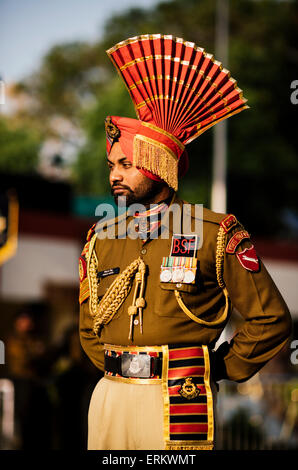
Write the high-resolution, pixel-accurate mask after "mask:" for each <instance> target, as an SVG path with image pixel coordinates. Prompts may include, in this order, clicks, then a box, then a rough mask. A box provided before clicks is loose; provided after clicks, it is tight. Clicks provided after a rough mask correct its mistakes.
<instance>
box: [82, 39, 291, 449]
mask: <svg viewBox="0 0 298 470" xmlns="http://www.w3.org/2000/svg"><path fill="white" fill-rule="evenodd" d="M108 54H109V56H110V57H111V59H112V61H113V63H114V65H115V67H116V68H117V70H118V72H119V73H120V75H121V76H122V78H123V80H124V82H125V84H126V86H127V88H128V90H129V92H130V95H131V98H132V100H133V102H134V105H135V109H136V112H137V115H138V119H128V118H122V117H117V116H109V117H108V118H107V119H106V135H107V155H108V165H109V168H110V184H111V189H112V194H113V195H114V198H115V200H116V201H117V202H118V203H121V204H122V205H123V204H124V203H125V204H126V206H125V207H126V208H128V210H127V211H124V213H123V214H122V215H120V216H118V217H117V218H113V219H110V220H105V219H104V220H103V221H101V222H100V223H98V224H97V226H96V227H95V226H93V227H92V228H91V229H90V231H89V233H88V235H87V243H86V245H85V247H84V249H83V252H82V255H81V257H80V305H81V309H80V335H81V344H82V346H83V348H84V350H85V351H86V353H87V355H88V356H89V357H90V359H91V360H92V362H93V363H94V364H95V365H96V366H97V367H98V368H99V369H101V370H104V371H105V375H104V378H102V379H101V380H100V381H99V383H98V384H97V386H96V388H95V390H94V392H93V395H92V398H91V402H90V408H89V435H88V448H89V449H184V450H185V449H206V450H208V449H212V448H214V431H215V419H214V416H215V400H216V386H215V383H216V382H217V381H219V380H221V379H230V380H233V381H239V382H240V381H244V380H247V379H248V378H250V377H252V376H253V375H254V374H255V373H256V372H257V371H258V370H260V369H261V367H263V366H264V364H265V363H266V362H267V361H269V360H270V359H271V358H272V357H274V356H275V355H276V354H277V353H278V352H279V351H280V350H281V349H282V348H283V347H284V345H285V344H286V341H287V339H288V337H289V334H290V329H291V320H290V315H289V312H288V309H287V307H286V305H285V303H284V301H283V299H282V297H281V295H280V293H279V291H278V290H277V288H276V286H275V284H274V283H273V281H272V279H271V277H270V276H269V274H268V272H267V271H266V269H265V267H264V265H263V264H262V262H261V260H260V259H259V257H258V255H257V253H256V250H255V248H254V246H253V244H252V242H251V240H250V236H249V234H248V232H247V231H246V230H245V229H244V228H243V226H242V225H241V224H240V222H238V220H237V219H236V217H235V216H234V215H231V214H229V215H227V214H218V213H214V212H212V211H210V210H208V209H205V208H204V209H202V210H201V211H200V210H197V209H198V208H199V206H195V205H189V204H187V203H186V202H185V201H182V200H180V199H179V198H178V196H177V189H178V179H179V178H180V176H182V175H183V174H184V173H185V172H186V171H187V167H188V155H187V151H186V149H185V145H186V144H187V143H189V142H190V141H191V140H193V139H194V138H196V137H198V136H199V135H200V134H201V133H202V132H204V131H205V130H207V129H208V128H209V127H211V126H212V125H214V124H216V123H217V122H218V121H220V120H222V119H225V118H227V117H230V116H232V115H233V114H236V113H239V112H240V111H242V110H243V109H245V108H246V107H247V106H246V100H245V99H244V98H243V96H242V92H241V90H240V89H239V88H238V87H237V84H236V82H235V80H233V79H232V78H231V77H230V74H229V72H228V71H227V70H225V69H224V68H223V67H222V66H221V64H220V63H219V62H217V61H215V60H214V58H213V57H212V56H211V55H210V54H207V53H206V52H205V51H204V50H203V49H201V48H199V47H197V46H195V45H194V44H193V43H189V42H186V41H184V40H183V39H179V38H174V37H172V36H163V35H144V36H139V37H135V38H131V39H128V40H127V41H123V42H121V43H119V44H117V45H116V46H114V47H113V48H112V49H110V50H109V51H108ZM136 204H142V207H139V206H138V207H137V206H136ZM187 216H188V219H189V221H190V223H189V224H188V227H187V228H185V226H187V224H185V223H184V222H185V220H186V219H187ZM232 306H234V307H235V308H236V309H237V310H238V311H239V312H240V313H241V315H242V316H243V318H244V319H245V322H244V324H243V326H242V327H241V328H240V329H239V330H238V331H237V333H236V334H235V335H234V337H233V339H232V340H231V342H230V343H227V342H225V343H223V344H222V345H221V346H220V347H219V348H218V349H217V350H216V351H214V347H215V344H216V342H217V340H218V338H219V336H220V334H221V333H222V331H223V329H224V327H225V325H226V323H227V321H228V319H229V316H230V313H231V308H232Z"/></svg>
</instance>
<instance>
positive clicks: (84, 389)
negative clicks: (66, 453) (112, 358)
mask: <svg viewBox="0 0 298 470" xmlns="http://www.w3.org/2000/svg"><path fill="white" fill-rule="evenodd" d="M102 375H103V374H102V372H100V371H99V370H97V369H96V368H95V367H94V366H93V365H92V364H90V361H89V360H88V359H87V357H86V356H85V354H84V352H83V351H82V348H81V345H80V341H79V335H78V325H77V324H74V325H72V326H70V327H69V328H68V329H67V330H66V331H65V333H64V338H63V341H62V344H61V347H60V354H59V356H58V357H57V360H56V362H55V364H54V366H53V382H52V394H51V395H52V398H53V401H54V404H55V413H54V415H55V419H54V421H55V422H54V428H55V433H54V434H55V442H54V447H55V448H57V449H70V448H76V449H80V450H85V449H86V448H87V416H88V406H89V402H90V398H91V394H92V391H93V389H94V387H95V385H96V383H97V382H98V380H99V379H100V377H101V376H102Z"/></svg>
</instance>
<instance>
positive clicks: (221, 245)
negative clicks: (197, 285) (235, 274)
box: [215, 227, 226, 289]
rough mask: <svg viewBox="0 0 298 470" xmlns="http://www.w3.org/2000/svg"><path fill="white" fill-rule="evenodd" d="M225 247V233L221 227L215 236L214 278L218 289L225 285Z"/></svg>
mask: <svg viewBox="0 0 298 470" xmlns="http://www.w3.org/2000/svg"><path fill="white" fill-rule="evenodd" d="M225 246H226V233H225V231H224V229H223V227H219V230H218V235H217V245H216V260H215V266H216V277H217V282H218V285H219V287H221V288H222V289H224V287H225V283H224V280H223V260H224V254H225Z"/></svg>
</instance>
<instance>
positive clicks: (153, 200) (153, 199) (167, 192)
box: [140, 186, 174, 208]
mask: <svg viewBox="0 0 298 470" xmlns="http://www.w3.org/2000/svg"><path fill="white" fill-rule="evenodd" d="M173 194H174V190H173V189H171V188H169V187H168V186H164V187H163V188H162V189H161V191H160V192H158V193H157V194H154V195H152V196H149V197H148V198H144V200H143V201H140V203H141V204H143V205H144V206H145V207H146V208H149V206H150V204H158V203H160V202H161V201H165V200H166V199H169V198H170V197H172V196H173Z"/></svg>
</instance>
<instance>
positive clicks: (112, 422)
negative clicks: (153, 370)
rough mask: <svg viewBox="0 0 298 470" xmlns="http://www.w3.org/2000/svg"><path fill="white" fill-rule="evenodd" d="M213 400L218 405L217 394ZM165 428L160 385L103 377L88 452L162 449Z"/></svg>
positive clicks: (91, 419) (94, 403)
mask: <svg viewBox="0 0 298 470" xmlns="http://www.w3.org/2000/svg"><path fill="white" fill-rule="evenodd" d="M212 389H213V392H214V389H215V387H212ZM213 397H214V399H213V403H215V393H213ZM214 411H215V409H214ZM163 427H164V419H163V396H162V385H161V384H154V385H143V384H138V385H136V384H130V383H122V382H117V381H114V380H110V379H107V378H105V377H104V378H102V379H101V380H100V381H99V382H98V384H97V385H96V387H95V389H94V391H93V394H92V397H91V401H90V406H89V414H88V450H163V449H165V444H164V437H163V435H164V433H163Z"/></svg>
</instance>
